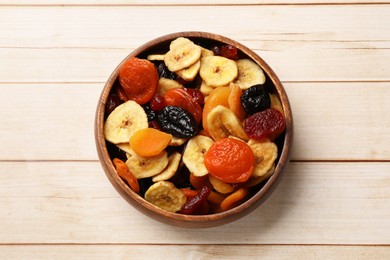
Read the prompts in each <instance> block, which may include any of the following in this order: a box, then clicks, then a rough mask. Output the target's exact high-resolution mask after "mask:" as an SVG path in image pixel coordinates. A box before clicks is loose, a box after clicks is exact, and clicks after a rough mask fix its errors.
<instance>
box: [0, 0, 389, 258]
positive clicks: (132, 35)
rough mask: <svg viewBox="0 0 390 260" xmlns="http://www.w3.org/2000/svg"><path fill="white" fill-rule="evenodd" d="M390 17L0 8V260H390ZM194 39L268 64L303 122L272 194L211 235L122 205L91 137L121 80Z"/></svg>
mask: <svg viewBox="0 0 390 260" xmlns="http://www.w3.org/2000/svg"><path fill="white" fill-rule="evenodd" d="M389 13H390V1H389V0H382V1H367V0H345V1H338V0H326V1H322V0H313V1H304V0H266V1H258V0H244V1H235V0H214V1H206V0H198V1H194V0H190V1H181V0H169V1H160V0H151V1H146V0H135V1H127V0H114V1H108V0H69V1H65V0H37V1H27V0H2V1H0V68H1V69H0V91H1V94H0V118H1V124H0V142H1V145H2V149H1V153H0V230H1V232H0V259H53V258H60V259H69V258H70V259H126V258H129V256H131V257H133V256H142V259H155V258H156V255H158V256H159V258H161V259H172V258H186V259H187V258H188V259H191V258H196V259H210V258H212V259H229V258H230V259H248V258H249V259H251V258H256V259H257V258H261V259H388V258H389V255H390V234H389V232H388V231H389V230H390V221H389V219H390V210H389V203H390V189H389V186H390V148H389V145H388V144H389V143H390V134H389V133H390V131H389V129H390V117H389V113H388V111H390V103H389V102H388V100H387V99H388V98H387V97H388V96H389V94H390V93H389V91H390V85H389V84H390V35H389V30H388V24H389V17H390V16H389ZM145 18H147V21H148V22H147V23H146V22H145ZM194 30H198V31H207V32H215V33H219V34H221V35H224V36H227V37H230V38H232V39H234V40H237V41H239V42H241V43H242V44H244V45H246V46H248V47H250V48H252V49H253V50H254V51H255V52H256V53H257V54H259V55H260V56H261V57H262V58H264V59H265V61H266V62H267V63H268V64H269V65H270V66H271V67H272V68H273V69H274V70H275V72H276V73H277V75H278V76H279V77H280V79H281V80H282V82H283V83H284V86H285V88H286V91H287V93H288V95H289V97H290V102H291V105H292V109H293V115H294V123H295V140H294V146H293V151H292V160H293V162H292V163H290V164H289V165H288V167H287V169H286V170H287V172H286V175H285V177H284V178H283V179H282V182H281V183H280V185H279V186H278V189H277V190H276V191H275V193H273V194H272V195H271V197H270V198H269V200H268V201H266V203H265V204H263V205H262V206H261V207H260V208H258V209H257V210H256V211H255V212H253V213H251V214H250V215H248V216H247V217H245V218H243V219H241V220H239V221H237V222H235V223H232V224H229V225H226V226H222V227H218V228H212V229H205V230H188V229H181V228H173V227H171V226H167V225H164V224H161V223H158V222H156V221H153V220H151V219H149V218H146V217H145V216H143V215H142V214H141V213H139V212H138V211H136V210H135V209H134V208H132V207H131V206H130V205H128V204H127V203H126V202H125V201H124V200H123V199H122V198H121V197H120V195H119V194H118V193H117V192H116V191H115V189H114V188H113V187H112V186H111V184H110V183H109V181H108V179H107V178H106V176H105V174H104V173H103V170H102V167H101V166H100V164H99V162H98V161H97V154H96V150H95V144H94V137H93V129H94V126H93V122H94V114H95V108H96V105H97V99H98V98H99V95H100V91H101V90H102V88H103V85H104V82H105V81H106V80H107V78H108V76H109V75H110V73H111V72H112V71H113V69H114V68H115V66H116V65H117V64H118V63H119V62H120V61H121V60H122V59H123V58H124V57H125V56H126V55H127V54H128V53H129V52H131V51H132V50H134V49H135V48H136V47H138V46H140V45H141V44H143V43H145V42H147V41H149V40H151V39H153V38H156V37H158V36H161V35H164V34H167V33H172V32H177V31H194Z"/></svg>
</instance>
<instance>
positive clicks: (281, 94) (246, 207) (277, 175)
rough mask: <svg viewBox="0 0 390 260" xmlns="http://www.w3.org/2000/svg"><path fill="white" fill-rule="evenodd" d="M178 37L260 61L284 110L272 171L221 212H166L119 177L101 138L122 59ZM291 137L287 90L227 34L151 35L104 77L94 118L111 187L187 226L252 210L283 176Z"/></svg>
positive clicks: (159, 216) (158, 216)
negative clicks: (230, 47) (241, 200)
mask: <svg viewBox="0 0 390 260" xmlns="http://www.w3.org/2000/svg"><path fill="white" fill-rule="evenodd" d="M178 37H187V38H189V39H191V40H193V41H194V42H195V43H197V44H200V45H202V46H209V47H210V46H212V45H213V44H215V43H223V44H230V45H233V46H236V47H237V48H238V50H239V51H240V52H241V54H242V55H245V56H247V57H248V58H250V59H252V60H253V61H255V62H256V63H257V64H258V65H260V67H261V68H262V69H263V71H264V73H265V74H266V78H267V79H266V84H270V85H271V88H272V89H273V92H274V94H276V95H277V96H278V98H279V100H280V101H281V103H282V107H283V110H284V115H285V120H286V129H285V132H284V133H283V134H282V136H281V137H279V138H278V140H277V141H276V143H277V145H278V153H279V156H278V158H277V161H276V167H275V172H274V174H273V175H272V176H271V177H270V178H269V179H268V180H267V181H266V182H265V183H264V184H263V185H261V186H260V187H259V188H258V190H257V191H256V192H255V193H254V194H253V195H252V196H251V197H250V198H249V199H247V200H246V201H245V202H244V203H242V204H240V205H239V206H237V207H235V208H233V209H231V210H228V211H225V212H222V213H216V214H210V215H183V214H178V213H171V212H167V211H165V210H163V209H160V208H158V207H156V206H154V205H152V204H151V203H149V202H147V201H146V200H144V199H143V198H142V197H141V196H139V195H138V194H136V193H135V192H133V191H132V190H131V189H130V188H129V187H128V186H127V185H126V184H125V183H124V182H123V181H122V179H121V178H120V177H118V175H117V173H116V171H115V168H114V166H113V164H112V161H111V158H110V155H109V153H108V149H107V143H106V140H105V138H104V133H103V124H104V120H105V105H106V102H107V99H108V96H109V94H110V91H111V90H112V88H113V86H114V84H115V82H117V79H118V74H119V69H120V68H121V66H122V64H123V63H124V61H125V60H127V59H129V58H130V57H135V56H137V57H143V58H145V57H146V55H148V54H151V53H156V52H158V51H160V52H161V51H167V50H168V48H169V43H170V42H171V41H172V40H174V39H176V38H178ZM292 137H293V119H292V113H291V108H290V104H289V101H288V97H287V94H286V92H285V90H284V88H283V86H282V84H281V82H280V81H279V79H278V77H277V76H276V74H275V73H274V71H273V70H272V69H271V68H270V67H269V66H268V65H267V63H266V62H265V61H264V60H263V59H262V58H260V57H259V56H258V55H257V54H256V53H255V52H253V51H252V50H250V49H248V48H247V47H245V46H243V45H242V44H240V43H238V42H236V41H234V40H231V39H229V38H226V37H223V36H220V35H216V34H212V33H206V32H179V33H173V34H168V35H165V36H162V37H159V38H157V39H154V40H152V41H150V42H148V43H146V44H144V45H142V46H141V47H139V48H137V49H136V50H134V51H133V52H132V53H131V54H129V55H128V56H127V57H126V58H125V59H124V60H123V61H122V62H121V63H120V64H119V65H118V66H117V67H116V69H115V70H114V72H113V73H112V74H111V76H110V77H109V79H108V80H107V83H106V84H105V86H104V89H103V91H102V93H101V96H100V99H99V101H98V105H97V110H96V118H95V141H96V147H97V152H98V155H99V159H100V162H101V165H102V167H103V169H104V171H105V173H106V175H107V177H108V179H109V180H110V182H111V183H112V185H113V186H114V188H115V189H116V190H117V191H118V192H119V193H120V194H121V195H122V197H123V198H124V199H125V200H126V201H128V202H129V203H130V204H131V205H132V206H134V207H135V208H136V209H137V210H139V211H140V212H142V213H144V214H145V215H147V216H149V217H151V218H153V219H155V220H157V221H160V222H163V223H167V224H171V225H175V226H180V227H186V228H204V227H214V226H219V225H222V224H227V223H230V222H232V221H234V220H237V219H239V218H241V217H243V216H245V215H246V214H248V213H250V212H251V211H253V210H255V209H256V208H257V207H258V206H259V205H260V204H261V203H263V202H264V201H265V200H266V199H267V198H268V196H269V195H270V194H271V192H272V191H273V190H274V189H275V188H276V186H277V184H278V182H279V181H280V179H281V177H282V170H283V168H284V166H285V165H286V163H287V162H288V158H289V153H290V149H291V145H292Z"/></svg>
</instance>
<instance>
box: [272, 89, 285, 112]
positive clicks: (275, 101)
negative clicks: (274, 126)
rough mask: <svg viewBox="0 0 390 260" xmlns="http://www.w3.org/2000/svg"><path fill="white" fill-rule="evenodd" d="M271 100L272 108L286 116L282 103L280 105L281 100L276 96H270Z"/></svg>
mask: <svg viewBox="0 0 390 260" xmlns="http://www.w3.org/2000/svg"><path fill="white" fill-rule="evenodd" d="M269 97H270V100H271V108H273V109H276V110H279V112H280V113H282V115H284V112H283V107H282V103H280V100H279V98H278V97H277V96H276V95H275V94H269Z"/></svg>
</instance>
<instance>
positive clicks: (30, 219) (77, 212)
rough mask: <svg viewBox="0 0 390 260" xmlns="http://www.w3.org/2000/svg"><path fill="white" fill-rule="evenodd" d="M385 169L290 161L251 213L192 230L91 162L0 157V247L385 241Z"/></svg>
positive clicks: (388, 178)
mask: <svg viewBox="0 0 390 260" xmlns="http://www.w3.org/2000/svg"><path fill="white" fill-rule="evenodd" d="M389 172H390V163H353V164H351V163H290V165H289V166H288V167H287V169H286V175H285V176H284V178H283V179H282V181H281V183H280V185H279V186H278V188H277V190H276V191H275V192H274V193H273V194H272V195H271V197H270V198H269V200H267V201H266V202H265V203H264V204H263V205H262V206H261V207H259V208H258V209H257V210H255V211H254V212H253V213H251V214H249V215H248V216H246V217H244V218H243V219H241V220H239V221H236V222H234V223H231V224H228V225H225V226H222V227H218V228H210V229H199V230H192V229H183V228H177V227H171V226H168V225H165V224H161V223H158V222H156V221H154V220H151V219H150V218H147V217H145V216H144V215H142V214H141V213H139V212H138V211H136V210H135V209H134V208H132V207H131V206H130V205H128V204H127V203H126V202H125V201H124V200H123V199H122V198H121V197H120V196H119V195H118V194H117V192H116V191H115V190H114V188H113V187H112V186H111V184H110V183H109V181H108V180H107V178H106V176H105V174H104V173H103V171H102V169H101V167H100V165H99V163H97V162H75V163H71V162H58V163H56V162H35V163H31V162H29V163H17V164H15V163H12V162H11V163H4V162H3V163H0V183H1V186H2V188H1V190H0V205H2V210H1V211H0V220H1V222H0V223H1V226H2V232H0V244H7V243H17V244H28V243H49V244H50V243H76V244H77V243H110V244H112V243H113V244H116V243H131V244H134V243H136V244H214V243H217V244H319V245H322V244H329V245H336V244H343V245H346V244H352V245H368V244H371V245H374V244H382V245H384V244H386V245H387V244H388V243H389V241H390V233H389V232H388V230H389V228H390V222H389V221H388V220H389V218H390V211H389V210H388V205H389V203H390V189H389V188H388V187H389V185H390V175H389ZM238 233H239V234H242V235H237V234H238ZM222 234H223V235H222Z"/></svg>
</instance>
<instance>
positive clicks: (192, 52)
mask: <svg viewBox="0 0 390 260" xmlns="http://www.w3.org/2000/svg"><path fill="white" fill-rule="evenodd" d="M171 46H172V43H171ZM200 55H201V48H200V46H198V45H196V44H194V43H193V42H191V41H190V42H183V43H178V44H174V45H173V46H172V47H171V48H170V50H169V51H168V52H167V53H166V54H165V57H164V62H165V65H166V66H167V67H168V69H169V70H170V71H172V72H176V71H179V70H182V69H184V68H188V67H189V66H191V65H193V64H194V63H195V62H197V61H198V60H199V59H200Z"/></svg>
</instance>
